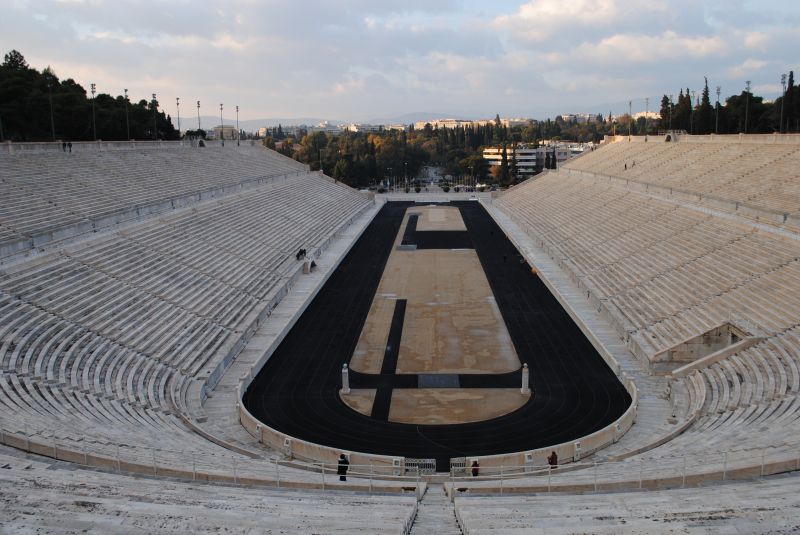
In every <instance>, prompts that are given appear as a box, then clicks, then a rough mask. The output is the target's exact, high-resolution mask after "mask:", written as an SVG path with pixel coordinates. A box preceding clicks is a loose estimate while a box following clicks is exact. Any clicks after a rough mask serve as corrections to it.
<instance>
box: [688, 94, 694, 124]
mask: <svg viewBox="0 0 800 535" xmlns="http://www.w3.org/2000/svg"><path fill="white" fill-rule="evenodd" d="M694 93H695V92H694V91H692V92H691V94H692V98H691V99H689V133H690V134H691V135H694Z"/></svg>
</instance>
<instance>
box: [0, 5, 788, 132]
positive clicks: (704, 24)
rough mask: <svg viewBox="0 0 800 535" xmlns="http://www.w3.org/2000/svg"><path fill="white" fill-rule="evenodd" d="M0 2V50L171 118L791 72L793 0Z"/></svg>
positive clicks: (323, 111) (539, 97) (599, 93)
mask: <svg viewBox="0 0 800 535" xmlns="http://www.w3.org/2000/svg"><path fill="white" fill-rule="evenodd" d="M0 2H2V11H1V12H2V16H0V45H2V46H1V47H0V48H2V49H3V50H2V53H3V54H5V53H6V52H8V51H9V50H12V49H16V50H19V51H20V52H22V54H23V55H24V56H25V58H26V59H27V61H28V63H29V64H30V65H31V66H32V67H35V68H37V69H40V70H41V69H43V68H44V67H46V66H51V67H52V68H53V69H54V70H55V72H56V74H57V75H58V76H59V77H61V78H69V77H71V78H74V79H75V80H76V81H77V82H79V83H80V84H82V85H83V86H84V87H86V88H87V89H88V87H89V84H90V83H95V84H97V90H98V92H103V93H109V94H112V95H119V94H122V90H123V88H127V89H128V90H129V93H130V95H131V99H132V100H139V99H142V98H146V99H150V98H151V94H152V93H156V94H157V96H158V101H159V103H160V105H161V106H162V108H163V109H164V110H165V111H167V112H168V113H171V114H172V115H173V116H175V114H176V113H177V110H176V101H175V99H176V97H180V102H181V104H180V105H181V107H180V113H181V115H182V116H184V117H186V116H187V115H192V116H195V117H196V112H197V110H196V101H198V100H199V101H200V102H201V113H202V114H203V115H215V114H217V115H218V113H219V104H220V103H223V104H224V106H225V108H224V115H225V118H226V119H227V118H229V117H233V113H234V112H233V110H234V106H236V105H238V106H239V109H240V118H241V119H242V120H247V119H252V120H255V119H261V118H274V117H282V118H300V117H306V118H307V117H315V118H326V119H333V120H342V121H360V122H366V121H371V120H375V119H391V118H396V117H400V116H403V115H406V114H416V113H420V112H426V113H432V114H435V115H442V116H443V117H459V118H488V117H494V116H495V114H499V115H500V116H501V117H533V118H539V119H543V118H546V117H552V116H554V115H556V114H561V113H603V114H604V115H605V114H607V113H608V112H609V111H613V112H614V113H618V112H622V111H627V103H628V100H632V101H633V109H634V111H643V110H644V109H645V105H646V104H645V97H649V98H650V103H649V108H650V109H651V110H652V109H653V108H654V107H655V108H657V107H658V102H657V100H659V99H660V97H661V96H662V95H664V94H674V95H675V96H677V94H678V91H679V90H680V89H681V88H686V87H689V88H691V89H693V90H700V89H702V85H703V78H704V76H707V77H708V82H709V86H710V87H711V88H712V89H711V91H712V100H713V98H714V97H713V92H714V88H715V86H717V85H720V86H721V87H722V95H723V97H725V96H727V95H731V94H734V93H740V92H741V91H742V90H743V88H744V85H745V81H746V80H751V81H752V87H753V92H754V93H756V94H760V95H764V96H766V97H768V98H774V97H776V96H778V95H779V94H780V92H781V83H780V76H781V73H787V72H788V71H789V70H795V71H796V74H797V75H798V76H800V54H798V50H800V1H798V0H758V1H750V0H708V1H701V0H691V1H688V0H669V1H667V0H663V1H662V0H530V1H527V2H524V1H509V0H494V1H492V0H484V1H481V2H479V1H477V0H465V1H457V0H404V1H402V2H399V1H394V0H335V1H334V0H327V1H326V0H295V1H288V0H242V1H238V0H228V1H225V2H211V1H205V0H203V1H201V0H170V1H156V0H140V1H135V2H134V1H125V0H52V1H25V0H0Z"/></svg>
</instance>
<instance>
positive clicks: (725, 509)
mask: <svg viewBox="0 0 800 535" xmlns="http://www.w3.org/2000/svg"><path fill="white" fill-rule="evenodd" d="M799 505H800V476H797V475H789V476H780V477H774V478H769V479H765V480H763V481H755V482H747V483H742V482H737V483H729V484H725V485H717V486H715V487H714V488H713V489H708V488H706V489H700V490H699V491H698V490H697V489H675V490H662V491H648V492H625V493H599V494H584V495H570V496H564V495H552V496H548V495H543V494H539V495H535V496H505V497H498V496H492V497H468V496H464V497H457V498H456V499H455V509H456V514H457V516H458V519H459V522H460V523H461V527H462V529H463V532H464V535H512V534H523V533H524V534H539V533H541V534H544V533H547V534H550V533H553V534H562V533H563V534H567V533H569V534H572V533H597V534H601V533H602V534H606V533H608V534H611V533H687V534H701V533H789V532H792V531H795V530H797V529H798V527H800V523H799V522H798V517H797V514H796V510H797V507H798V506H799Z"/></svg>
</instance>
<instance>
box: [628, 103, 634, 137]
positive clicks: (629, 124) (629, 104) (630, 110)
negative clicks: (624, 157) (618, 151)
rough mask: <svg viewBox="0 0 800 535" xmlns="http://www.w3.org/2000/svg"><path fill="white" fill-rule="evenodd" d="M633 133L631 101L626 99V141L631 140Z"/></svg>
mask: <svg viewBox="0 0 800 535" xmlns="http://www.w3.org/2000/svg"><path fill="white" fill-rule="evenodd" d="M632 135H633V101H632V100H629V101H628V141H630V140H631V136H632Z"/></svg>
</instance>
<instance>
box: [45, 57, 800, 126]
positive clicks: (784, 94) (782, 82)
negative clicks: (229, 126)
mask: <svg viewBox="0 0 800 535" xmlns="http://www.w3.org/2000/svg"><path fill="white" fill-rule="evenodd" d="M781 86H782V87H783V96H782V97H781V122H780V124H779V125H778V133H779V134H783V105H784V103H785V102H786V74H785V73H784V74H781ZM51 108H52V104H51ZM54 139H55V138H54Z"/></svg>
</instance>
